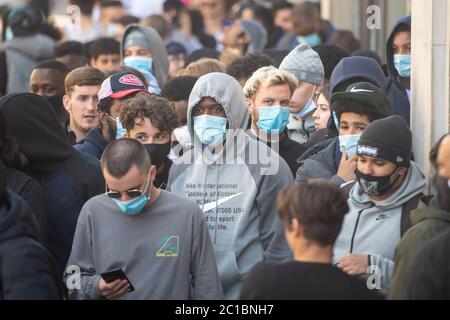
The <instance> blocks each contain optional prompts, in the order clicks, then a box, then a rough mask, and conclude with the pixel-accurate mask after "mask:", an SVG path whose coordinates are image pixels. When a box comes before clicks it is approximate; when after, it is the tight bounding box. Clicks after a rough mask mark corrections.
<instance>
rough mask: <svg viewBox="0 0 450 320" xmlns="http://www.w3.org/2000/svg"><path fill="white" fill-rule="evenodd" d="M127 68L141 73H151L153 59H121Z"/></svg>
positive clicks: (140, 57) (132, 57)
mask: <svg viewBox="0 0 450 320" xmlns="http://www.w3.org/2000/svg"><path fill="white" fill-rule="evenodd" d="M123 64H124V65H125V66H127V67H131V68H135V69H137V70H139V71H141V72H150V73H152V72H153V59H152V58H150V57H146V56H130V57H126V58H125V59H123Z"/></svg>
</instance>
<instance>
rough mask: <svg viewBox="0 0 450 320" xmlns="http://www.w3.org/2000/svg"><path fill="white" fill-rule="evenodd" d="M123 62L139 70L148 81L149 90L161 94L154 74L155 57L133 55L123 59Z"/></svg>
mask: <svg viewBox="0 0 450 320" xmlns="http://www.w3.org/2000/svg"><path fill="white" fill-rule="evenodd" d="M123 64H124V65H125V66H127V67H131V68H134V69H137V70H139V71H140V72H141V73H142V74H143V75H144V77H145V80H147V82H148V91H149V92H150V93H154V94H156V95H160V94H161V88H160V86H159V84H158V80H157V79H156V78H155V76H154V75H153V59H152V58H149V57H145V56H131V57H126V58H125V59H123Z"/></svg>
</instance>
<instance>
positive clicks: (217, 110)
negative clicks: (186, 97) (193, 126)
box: [192, 104, 225, 117]
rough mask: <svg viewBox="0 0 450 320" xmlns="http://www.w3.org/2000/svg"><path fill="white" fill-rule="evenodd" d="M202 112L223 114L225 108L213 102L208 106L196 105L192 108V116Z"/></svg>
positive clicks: (202, 113) (214, 114)
mask: <svg viewBox="0 0 450 320" xmlns="http://www.w3.org/2000/svg"><path fill="white" fill-rule="evenodd" d="M204 114H210V115H212V116H223V115H224V114H225V110H224V109H223V107H222V105H220V104H214V105H211V106H208V107H203V106H200V105H197V106H195V107H194V108H193V109H192V115H193V116H194V117H196V116H201V115H204Z"/></svg>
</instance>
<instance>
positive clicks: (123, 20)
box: [115, 15, 140, 27]
mask: <svg viewBox="0 0 450 320" xmlns="http://www.w3.org/2000/svg"><path fill="white" fill-rule="evenodd" d="M139 21H140V19H139V18H138V17H135V16H132V15H125V16H122V17H120V18H118V19H116V20H115V22H117V23H118V24H120V25H122V26H124V27H126V26H128V25H129V24H132V23H139Z"/></svg>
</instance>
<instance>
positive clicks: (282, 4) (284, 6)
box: [272, 0, 294, 16]
mask: <svg viewBox="0 0 450 320" xmlns="http://www.w3.org/2000/svg"><path fill="white" fill-rule="evenodd" d="M293 7H294V5H293V4H292V3H290V2H288V1H286V0H282V1H278V2H277V3H275V4H274V5H273V7H272V12H273V15H274V16H275V15H276V14H277V11H279V10H284V9H292V8H293Z"/></svg>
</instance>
